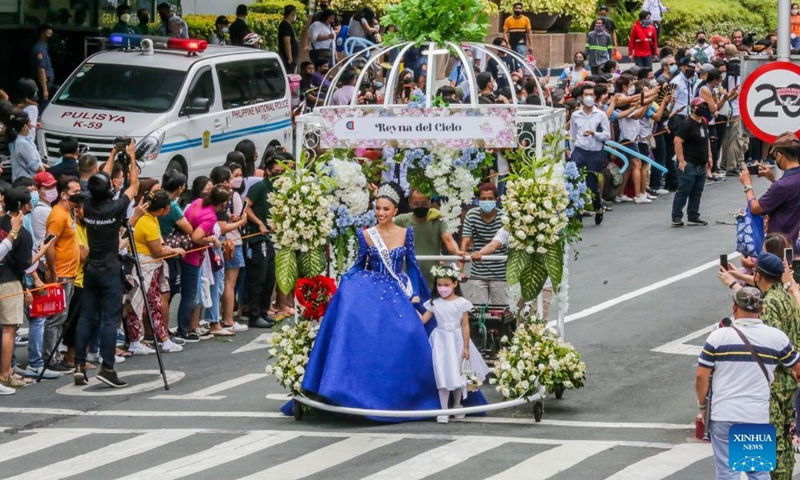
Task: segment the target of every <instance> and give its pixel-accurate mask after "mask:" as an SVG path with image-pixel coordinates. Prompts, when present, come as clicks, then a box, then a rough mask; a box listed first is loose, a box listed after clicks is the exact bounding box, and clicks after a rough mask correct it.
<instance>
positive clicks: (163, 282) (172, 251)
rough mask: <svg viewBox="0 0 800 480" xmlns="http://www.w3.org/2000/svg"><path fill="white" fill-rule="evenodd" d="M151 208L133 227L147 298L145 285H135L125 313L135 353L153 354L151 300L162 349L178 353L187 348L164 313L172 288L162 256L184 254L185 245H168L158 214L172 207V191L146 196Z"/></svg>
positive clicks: (149, 193)
mask: <svg viewBox="0 0 800 480" xmlns="http://www.w3.org/2000/svg"><path fill="white" fill-rule="evenodd" d="M144 199H145V203H146V204H147V205H148V206H147V212H146V213H145V214H144V215H143V216H142V217H141V218H140V219H139V220H138V221H137V222H136V225H135V228H134V231H133V242H134V245H135V247H136V252H137V253H138V255H139V264H140V265H141V266H142V277H144V285H145V290H146V291H147V298H145V297H144V296H143V295H142V289H141V288H134V289H133V290H132V291H131V293H130V300H129V301H128V302H126V305H125V312H126V313H125V315H126V319H127V322H125V328H126V330H127V334H128V339H129V340H130V344H129V345H128V351H129V352H131V353H132V354H133V355H149V354H152V353H155V350H153V349H152V348H149V347H147V346H146V345H144V344H142V343H141V341H142V338H143V337H144V319H145V318H146V315H147V305H146V304H145V302H149V303H150V312H151V314H152V316H153V317H152V320H153V325H154V326H155V336H156V337H157V338H158V341H159V342H161V345H162V347H161V351H162V352H166V353H175V352H180V351H182V350H183V347H182V346H181V345H178V344H177V343H175V342H173V340H172V339H170V336H169V331H168V330H167V324H168V323H169V320H168V319H165V318H164V316H163V314H162V304H161V298H162V297H161V294H162V292H167V291H169V283H168V281H167V278H168V277H169V276H168V274H165V272H164V268H165V264H164V262H163V260H161V258H163V257H168V256H170V255H176V254H177V255H183V254H184V253H185V252H184V250H183V249H182V248H171V247H168V246H167V245H164V240H163V239H162V238H161V227H160V226H159V224H158V217H160V216H163V215H166V214H167V213H168V212H169V209H170V197H169V193H167V192H165V191H164V190H155V191H153V190H151V191H149V192H147V193H146V194H145V196H144Z"/></svg>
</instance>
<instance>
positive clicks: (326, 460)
mask: <svg viewBox="0 0 800 480" xmlns="http://www.w3.org/2000/svg"><path fill="white" fill-rule="evenodd" d="M398 441H400V438H391V437H379V436H358V437H351V438H347V439H345V440H342V441H340V442H336V443H334V444H333V445H328V446H327V447H324V448H321V449H319V450H315V451H313V452H311V453H307V454H305V455H303V456H301V457H298V458H295V459H294V460H291V461H288V462H284V463H281V464H280V465H276V466H274V467H271V468H268V469H266V470H262V471H260V472H257V473H254V474H253V475H250V476H247V477H244V478H240V479H239V480H261V479H265V478H269V479H275V480H297V479H300V478H305V477H309V476H311V475H314V474H316V473H319V472H321V471H323V470H326V469H328V468H331V467H335V466H336V465H340V464H342V463H344V462H347V461H349V460H352V459H354V458H356V457H359V456H361V455H364V454H365V453H368V452H371V451H372V450H375V449H377V448H381V447H385V446H386V445H391V444H393V443H395V442H398Z"/></svg>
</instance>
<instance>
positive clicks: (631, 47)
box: [628, 10, 658, 68]
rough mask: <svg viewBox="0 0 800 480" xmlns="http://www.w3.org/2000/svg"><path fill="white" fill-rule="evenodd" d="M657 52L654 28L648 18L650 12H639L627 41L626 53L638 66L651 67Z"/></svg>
mask: <svg viewBox="0 0 800 480" xmlns="http://www.w3.org/2000/svg"><path fill="white" fill-rule="evenodd" d="M656 52H658V39H657V34H656V28H655V27H654V26H653V21H652V20H651V19H650V12H648V11H645V10H642V11H641V12H639V20H637V21H636V23H634V24H633V28H632V29H631V37H630V41H629V42H628V55H629V56H630V57H631V58H633V63H634V64H636V66H638V67H640V68H653V58H654V57H655V56H656Z"/></svg>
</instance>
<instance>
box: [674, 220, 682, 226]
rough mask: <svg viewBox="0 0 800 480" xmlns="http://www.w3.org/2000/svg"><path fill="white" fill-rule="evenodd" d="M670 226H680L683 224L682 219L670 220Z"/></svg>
mask: <svg viewBox="0 0 800 480" xmlns="http://www.w3.org/2000/svg"><path fill="white" fill-rule="evenodd" d="M672 226H673V227H682V226H683V221H682V220H673V221H672Z"/></svg>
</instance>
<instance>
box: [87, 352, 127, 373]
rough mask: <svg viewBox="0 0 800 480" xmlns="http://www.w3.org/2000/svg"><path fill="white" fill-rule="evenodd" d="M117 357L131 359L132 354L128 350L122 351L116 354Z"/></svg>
mask: <svg viewBox="0 0 800 480" xmlns="http://www.w3.org/2000/svg"><path fill="white" fill-rule="evenodd" d="M117 356H118V357H122V358H131V357H132V356H133V352H131V351H130V350H123V351H121V352H119V353H118V354H117ZM87 370H88V368H87Z"/></svg>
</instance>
